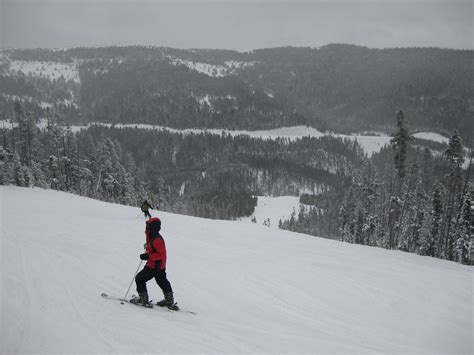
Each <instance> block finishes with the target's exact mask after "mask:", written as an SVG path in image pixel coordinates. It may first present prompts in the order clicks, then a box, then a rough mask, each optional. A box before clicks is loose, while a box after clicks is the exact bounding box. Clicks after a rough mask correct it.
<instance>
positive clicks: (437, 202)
mask: <svg viewBox="0 0 474 355" xmlns="http://www.w3.org/2000/svg"><path fill="white" fill-rule="evenodd" d="M442 214H443V205H442V195H441V186H440V184H436V185H435V188H434V191H433V199H432V210H431V213H430V221H429V225H428V229H427V230H425V231H424V233H423V234H424V235H423V237H422V242H421V246H420V254H421V255H427V256H436V254H437V253H436V246H437V243H438V240H439V236H440V228H441V221H442Z"/></svg>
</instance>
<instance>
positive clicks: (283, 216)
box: [241, 196, 308, 228]
mask: <svg viewBox="0 0 474 355" xmlns="http://www.w3.org/2000/svg"><path fill="white" fill-rule="evenodd" d="M257 198H258V200H257V206H256V207H255V212H254V213H253V214H252V216H250V217H245V218H242V219H241V221H243V222H252V219H253V218H255V223H257V224H260V225H263V224H264V223H265V222H266V226H268V227H275V228H278V223H279V221H280V220H282V221H285V220H287V219H290V217H291V214H292V213H293V211H295V213H296V215H298V212H299V211H300V198H299V197H295V196H279V197H270V196H257ZM306 207H308V206H306ZM267 221H270V224H268V222H267Z"/></svg>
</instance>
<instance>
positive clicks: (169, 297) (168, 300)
mask: <svg viewBox="0 0 474 355" xmlns="http://www.w3.org/2000/svg"><path fill="white" fill-rule="evenodd" d="M156 305H157V306H159V307H168V308H169V309H171V310H173V311H177V310H179V308H178V305H177V304H176V303H174V297H173V292H168V293H165V299H164V300H161V301H159V302H157V303H156Z"/></svg>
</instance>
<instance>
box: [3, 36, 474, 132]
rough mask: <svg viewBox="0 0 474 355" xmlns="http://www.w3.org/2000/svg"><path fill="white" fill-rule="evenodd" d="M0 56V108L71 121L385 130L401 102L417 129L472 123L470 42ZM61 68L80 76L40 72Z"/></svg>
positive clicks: (473, 75) (137, 49)
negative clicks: (458, 45) (20, 107)
mask: <svg viewBox="0 0 474 355" xmlns="http://www.w3.org/2000/svg"><path fill="white" fill-rule="evenodd" d="M0 57H1V58H0V79H1V80H0V113H2V114H3V115H5V116H7V117H11V115H12V107H13V102H14V99H15V97H21V98H24V101H25V102H24V104H25V105H26V107H27V108H28V110H32V111H37V112H38V113H39V114H40V115H41V114H43V113H44V111H45V109H46V107H49V105H52V107H54V108H55V109H56V110H57V111H60V112H61V114H62V116H63V117H64V120H65V121H66V122H68V123H70V124H72V123H87V122H108V123H149V124H156V125H165V126H170V127H175V128H191V127H201V128H227V129H250V130H254V129H269V128H275V127H282V126H294V125H309V126H313V127H315V128H317V129H320V130H332V131H336V132H346V133H347V132H360V131H365V130H378V131H385V132H390V131H391V130H393V129H394V128H395V127H394V123H393V119H392V117H393V114H394V112H396V111H397V110H398V109H400V108H403V109H404V111H405V112H406V114H407V115H408V116H409V117H410V120H411V127H412V129H414V130H431V131H433V130H436V131H439V132H442V133H444V134H446V135H449V134H450V133H451V131H452V130H453V129H455V128H456V129H459V130H460V132H463V131H473V130H474V126H473V120H472V115H473V113H474V88H473V85H472V82H474V73H473V70H472V60H473V52H472V51H468V50H448V49H439V48H393V49H370V48H366V47H360V46H352V45H343V44H331V45H327V46H323V47H320V48H293V47H284V48H270V49H259V50H254V51H250V52H245V53H240V52H234V51H225V50H222V51H221V50H179V49H172V48H155V47H110V48H74V49H68V50H54V51H53V50H40V49H38V50H4V51H2V52H1V56H0ZM25 63H26V64H25ZM28 63H30V64H31V63H36V65H38V66H39V67H40V68H39V69H38V72H37V73H36V74H35V75H33V74H31V73H29V74H25V69H24V68H23V69H19V68H20V67H21V65H28ZM48 63H49V64H48ZM61 64H62V65H69V66H70V67H68V68H69V69H70V70H74V71H75V72H76V74H75V75H77V79H76V80H72V79H70V80H66V79H65V77H63V79H61V77H59V78H55V79H54V80H51V78H48V77H47V75H46V74H44V75H41V73H42V71H41V67H42V68H43V71H44V72H48V71H54V70H58V71H60V70H61V67H60V65H61ZM63 69H64V68H63ZM22 70H23V72H22ZM25 98H27V99H25ZM464 138H465V137H464Z"/></svg>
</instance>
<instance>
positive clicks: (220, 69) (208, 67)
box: [168, 56, 255, 78]
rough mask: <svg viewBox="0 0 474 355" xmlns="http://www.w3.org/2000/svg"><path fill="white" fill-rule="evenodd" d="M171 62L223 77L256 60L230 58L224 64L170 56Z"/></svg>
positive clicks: (211, 75) (212, 75)
mask: <svg viewBox="0 0 474 355" xmlns="http://www.w3.org/2000/svg"><path fill="white" fill-rule="evenodd" d="M168 59H170V63H171V64H172V65H174V66H179V65H184V66H185V67H187V68H189V69H190V70H194V71H197V72H198V73H201V74H204V75H207V76H210V77H214V78H222V77H224V76H227V75H231V74H233V73H235V71H236V70H239V69H244V68H246V67H249V66H252V65H254V64H255V62H238V61H235V60H228V61H226V62H224V65H219V64H209V63H202V62H193V61H190V60H184V59H180V58H173V57H171V56H168Z"/></svg>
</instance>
